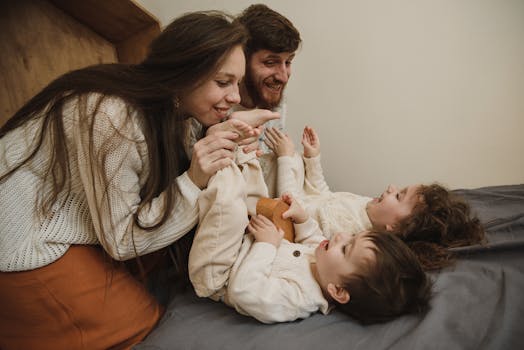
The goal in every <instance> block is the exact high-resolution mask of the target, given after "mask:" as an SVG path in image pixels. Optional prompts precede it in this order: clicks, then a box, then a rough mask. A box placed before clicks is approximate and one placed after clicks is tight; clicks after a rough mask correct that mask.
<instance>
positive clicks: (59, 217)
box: [0, 94, 200, 271]
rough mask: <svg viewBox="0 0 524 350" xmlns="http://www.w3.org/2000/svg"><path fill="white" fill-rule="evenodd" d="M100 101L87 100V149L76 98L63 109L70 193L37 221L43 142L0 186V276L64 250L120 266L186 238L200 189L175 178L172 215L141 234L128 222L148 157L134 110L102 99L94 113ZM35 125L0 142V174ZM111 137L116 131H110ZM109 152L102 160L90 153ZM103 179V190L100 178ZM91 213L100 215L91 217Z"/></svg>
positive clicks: (44, 184) (150, 216) (147, 215)
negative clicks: (86, 250)
mask: <svg viewBox="0 0 524 350" xmlns="http://www.w3.org/2000/svg"><path fill="white" fill-rule="evenodd" d="M99 97H100V95H98V94H90V95H88V96H87V99H86V100H87V103H86V106H87V112H88V115H91V116H92V118H93V119H92V120H94V121H93V130H94V133H93V145H92V146H93V147H92V149H90V145H89V131H88V130H89V126H88V125H89V124H90V123H87V122H85V121H82V122H81V121H80V120H79V103H78V98H75V99H73V100H72V101H70V102H68V103H67V104H66V105H65V106H64V109H63V121H64V128H65V134H66V140H65V142H66V145H67V151H68V157H69V168H70V172H71V181H70V192H69V193H65V192H66V191H64V193H61V194H60V195H59V199H58V201H57V203H55V204H54V205H53V207H52V210H51V212H50V213H49V214H48V215H47V216H46V217H43V218H42V217H41V216H42V215H40V212H41V211H40V210H39V207H38V203H37V201H36V200H37V193H41V194H42V195H43V196H44V197H45V196H46V194H47V193H49V191H50V190H51V184H50V183H49V179H43V170H44V169H45V168H46V167H47V164H48V162H49V151H48V150H49V147H50V140H49V137H47V138H46V139H45V140H44V144H43V147H42V148H41V150H40V151H39V152H38V153H37V154H36V156H35V157H34V158H33V159H32V160H31V161H30V162H28V163H27V164H25V165H23V166H22V167H21V168H19V169H18V170H17V171H16V172H15V173H13V174H12V175H11V176H10V177H8V178H7V179H4V181H2V182H1V183H0V198H1V200H0V270H1V271H23V270H31V269H35V268H38V267H41V266H45V265H47V264H50V263H52V262H53V261H55V260H57V259H58V258H60V257H61V256H62V255H63V254H64V253H65V252H66V251H67V249H68V248H69V246H70V245H71V244H103V245H104V249H105V250H106V251H107V252H108V253H109V254H110V255H111V256H112V257H113V258H115V259H117V260H126V259H130V258H133V257H135V256H136V255H143V254H147V253H150V252H153V251H156V250H158V249H161V248H163V247H165V246H167V245H169V244H171V243H173V242H174V241H176V240H177V239H178V238H180V237H181V236H183V235H184V234H185V233H187V232H188V231H189V230H190V229H191V228H192V227H193V226H194V225H195V224H196V223H197V221H198V209H197V206H196V200H197V197H198V195H199V193H200V190H199V189H198V187H197V186H195V185H194V184H193V183H192V181H191V180H190V179H189V177H188V175H187V173H183V174H182V175H180V176H179V177H178V178H177V179H176V183H177V184H178V186H179V189H180V195H179V196H178V197H177V202H176V203H175V209H174V211H173V213H172V215H171V216H170V217H169V218H168V220H167V221H166V222H165V224H164V225H162V226H161V227H159V228H156V229H154V230H152V231H146V230H143V229H141V228H140V227H139V226H138V225H136V223H135V220H134V215H135V213H137V211H138V207H139V205H140V203H141V198H140V189H141V187H142V186H143V185H144V183H145V181H146V179H147V176H148V173H149V164H148V156H147V155H148V153H147V152H148V150H147V145H146V143H145V141H144V135H143V133H142V131H141V128H140V122H139V120H140V118H139V114H138V112H137V111H134V110H131V109H128V106H127V105H126V104H125V102H124V101H122V100H121V99H118V98H106V99H104V100H103V102H102V103H101V104H100V106H99V108H98V110H97V112H96V114H94V115H93V111H94V109H95V106H96V102H97V101H98V98H99ZM41 124H42V120H41V119H36V120H35V121H32V122H29V123H26V124H25V125H23V126H21V127H19V128H17V129H15V130H13V131H11V132H10V133H8V134H7V135H5V136H4V137H3V138H2V139H0V174H5V173H6V172H7V171H9V169H11V168H12V167H13V166H15V165H16V164H18V163H19V162H20V161H21V160H23V159H24V157H25V155H27V154H28V152H30V151H31V150H32V143H33V142H34V140H35V139H36V136H37V135H38V130H39V129H40V127H41ZM117 130H118V131H117ZM106 150H107V151H109V153H108V156H107V157H106V159H105V161H102V159H100V158H99V157H97V158H96V159H95V160H93V157H90V152H94V153H95V154H98V153H99V152H102V153H103V152H104V151H106ZM104 176H105V177H106V178H107V179H109V181H110V182H109V186H108V187H107V188H106V186H105V185H104V183H103V181H102V179H103V177H104ZM164 197H165V193H160V195H159V196H158V197H157V198H155V199H154V200H153V201H152V202H151V203H150V205H148V206H146V207H145V208H143V209H142V210H141V211H140V212H139V215H138V218H139V221H140V223H141V225H145V226H148V225H151V224H153V223H156V222H158V220H159V218H160V214H161V212H162V209H163V208H164ZM97 208H99V209H100V210H98V209H97Z"/></svg>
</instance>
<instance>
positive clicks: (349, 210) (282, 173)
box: [277, 153, 372, 238]
mask: <svg viewBox="0 0 524 350" xmlns="http://www.w3.org/2000/svg"><path fill="white" fill-rule="evenodd" d="M277 183H278V187H277V192H278V196H281V195H282V193H284V192H290V193H291V194H293V196H294V197H295V198H297V199H298V200H299V201H300V202H301V204H302V205H303V207H304V209H305V210H306V211H307V212H308V214H309V215H310V216H311V217H312V218H314V219H315V220H316V221H317V222H318V224H319V226H320V229H321V230H322V232H323V233H324V235H325V236H326V237H328V238H331V237H332V236H333V234H335V233H337V232H350V233H353V234H357V233H359V232H361V231H364V230H369V229H371V227H372V225H371V221H370V220H369V217H368V214H367V212H366V205H367V203H368V202H369V201H370V200H372V198H369V197H365V196H359V195H357V194H354V193H349V192H331V191H330V190H329V186H328V184H327V183H326V181H325V178H324V173H323V171H322V166H321V163H320V155H319V156H317V157H312V158H306V157H302V158H301V157H300V156H299V155H298V154H297V153H295V154H294V155H293V156H282V157H278V181H277Z"/></svg>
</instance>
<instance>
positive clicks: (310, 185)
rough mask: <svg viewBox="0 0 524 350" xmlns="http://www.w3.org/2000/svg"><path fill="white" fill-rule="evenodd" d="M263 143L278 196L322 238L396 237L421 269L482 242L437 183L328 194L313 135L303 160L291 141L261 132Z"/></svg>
mask: <svg viewBox="0 0 524 350" xmlns="http://www.w3.org/2000/svg"><path fill="white" fill-rule="evenodd" d="M266 144H267V145H268V147H269V148H270V149H271V150H272V151H273V152H274V153H275V154H276V155H277V156H278V157H279V158H278V192H279V194H282V193H284V192H290V193H292V194H293V195H294V196H295V197H296V198H297V199H298V200H299V201H301V203H302V204H303V205H304V207H305V209H306V211H307V212H308V213H309V214H310V215H311V216H313V217H314V218H315V219H316V220H317V221H318V222H319V224H320V228H321V229H322V231H323V232H324V234H325V235H326V236H327V237H331V236H332V235H333V234H334V233H335V232H339V231H341V230H345V231H349V232H353V233H357V232H360V231H362V230H370V229H373V230H376V231H382V232H383V231H386V232H391V233H395V234H396V235H398V236H399V237H401V238H402V240H404V241H405V242H406V243H407V244H408V245H409V246H410V247H411V249H412V250H413V252H414V253H415V254H416V255H417V256H418V258H419V260H420V262H421V263H422V265H423V267H424V269H426V270H432V269H439V268H442V267H444V266H447V265H449V264H450V263H452V262H453V259H452V258H451V256H450V253H449V252H448V250H447V248H449V247H458V246H465V245H471V244H477V243H481V242H482V241H483V240H484V230H483V228H482V226H481V224H480V221H479V220H478V218H476V217H473V216H471V215H470V207H469V205H468V204H466V203H465V201H463V200H462V199H461V198H459V197H457V196H455V195H453V194H452V193H451V192H450V191H449V190H447V189H446V188H444V187H443V186H441V185H438V184H431V185H429V186H425V185H412V186H408V187H406V188H404V189H398V188H397V187H395V186H393V185H390V186H388V188H387V189H386V190H385V191H384V192H383V193H382V194H381V195H380V196H379V197H378V198H369V197H364V196H359V195H356V194H353V193H349V192H331V191H330V190H329V186H328V185H327V183H326V181H325V180H324V175H323V172H322V167H321V165H320V141H319V138H318V135H317V133H316V132H315V130H313V129H312V128H310V127H307V126H306V127H305V128H304V132H303V135H302V145H303V148H304V153H303V157H302V159H300V156H298V155H297V153H296V152H295V147H294V145H293V142H292V141H291V139H290V138H289V137H288V136H287V135H285V134H283V133H282V132H280V131H279V130H277V129H273V128H269V129H267V130H266Z"/></svg>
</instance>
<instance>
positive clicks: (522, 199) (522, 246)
mask: <svg viewBox="0 0 524 350" xmlns="http://www.w3.org/2000/svg"><path fill="white" fill-rule="evenodd" d="M455 192H457V193H458V194H460V195H462V196H463V197H464V198H466V200H467V201H468V202H469V203H470V204H471V206H472V208H473V210H474V211H475V212H476V213H477V215H478V216H479V218H480V219H481V221H482V222H483V224H484V226H485V227H486V230H487V237H488V243H487V244H486V245H484V246H480V245H479V246H470V247H463V248H457V249H455V251H456V253H457V255H458V259H457V263H456V265H455V266H454V267H452V268H447V269H445V270H443V271H441V272H440V273H432V274H431V276H432V278H433V280H434V281H435V284H434V296H433V298H432V301H431V310H430V311H429V312H428V313H427V314H425V315H423V316H404V317H401V318H398V319H396V320H393V321H391V322H388V323H384V324H376V325H370V326H362V325H360V324H359V323H357V322H356V321H353V320H351V319H349V318H348V317H347V316H345V315H343V314H341V313H339V312H337V311H335V312H333V313H331V314H330V315H328V316H324V315H321V314H316V315H314V316H312V317H310V318H307V319H304V320H300V321H295V322H290V323H282V324H273V325H265V324H262V323H259V322H258V321H256V320H255V319H252V318H249V317H246V316H242V315H240V314H238V313H236V312H235V310H234V309H231V308H229V307H227V306H226V305H224V304H221V303H217V302H214V301H211V300H209V299H202V298H198V297H197V296H196V295H195V294H194V293H193V291H192V290H191V289H190V288H189V289H186V290H183V291H178V292H177V293H175V294H174V297H172V298H171V299H170V302H169V304H168V306H167V310H166V314H165V315H164V317H163V318H162V320H161V321H160V323H159V325H158V326H157V327H156V329H155V330H154V331H153V332H152V333H151V334H150V335H149V336H148V337H147V338H146V339H145V340H144V341H143V342H142V343H141V344H139V345H137V346H135V348H134V349H137V350H144V349H188V350H189V349H195V350H205V349H289V350H292V349H302V350H303V349H323V350H330V349H337V350H339V349H344V348H345V349H376V350H378V349H523V348H524V339H523V336H524V184H521V185H509V186H494V187H484V188H478V189H468V190H456V191H455Z"/></svg>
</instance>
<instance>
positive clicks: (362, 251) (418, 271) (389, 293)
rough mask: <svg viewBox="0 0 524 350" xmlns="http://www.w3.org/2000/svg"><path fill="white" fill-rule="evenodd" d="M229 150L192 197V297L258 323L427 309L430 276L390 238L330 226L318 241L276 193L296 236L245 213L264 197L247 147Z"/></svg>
mask: <svg viewBox="0 0 524 350" xmlns="http://www.w3.org/2000/svg"><path fill="white" fill-rule="evenodd" d="M237 154H238V158H237V164H233V165H231V166H229V167H226V168H225V169H223V170H220V171H218V172H217V173H216V175H215V176H214V177H213V178H211V180H210V181H209V184H208V187H207V188H206V189H205V190H203V191H202V193H201V195H200V197H199V200H198V202H199V210H200V219H199V227H198V228H197V232H196V234H195V238H194V241H193V245H192V248H191V252H190V255H189V275H190V279H191V282H192V284H193V286H194V288H195V291H196V293H197V295H199V296H201V297H211V298H212V299H214V300H222V301H224V302H225V303H226V304H228V305H229V306H232V307H234V308H235V309H236V310H237V311H239V312H240V313H242V314H246V315H250V316H252V317H255V318H256V319H258V320H259V321H261V322H264V323H272V322H285V321H293V320H296V319H299V318H305V317H308V316H309V315H311V314H312V313H315V312H317V311H320V312H322V313H324V314H327V313H328V312H329V311H330V309H331V305H336V306H337V307H339V308H340V310H342V311H344V312H345V313H347V314H348V315H350V316H352V317H354V318H355V319H357V320H359V321H361V322H363V323H372V322H383V321H386V320H389V319H392V318H394V317H397V316H399V315H402V314H405V313H413V312H422V311H424V310H425V309H426V308H427V306H428V300H429V296H430V289H431V283H430V282H429V280H428V278H427V277H426V275H425V273H424V272H423V270H422V268H421V266H420V265H419V263H418V262H417V259H416V257H415V256H414V255H413V253H412V252H411V251H410V250H409V248H408V247H407V246H406V245H405V244H404V243H403V242H402V241H401V240H400V239H399V238H397V237H396V236H394V235H390V234H382V233H381V234H377V233H373V232H369V231H365V232H361V233H359V234H357V235H351V234H349V233H337V234H336V235H334V236H333V237H332V239H331V240H327V239H326V237H324V236H323V235H322V232H321V231H320V229H319V227H318V224H317V223H316V221H315V220H313V219H312V218H310V217H309V215H308V214H307V213H306V212H305V211H304V210H303V209H302V208H301V206H300V205H299V203H298V202H297V201H295V200H294V199H293V197H292V196H290V195H284V196H283V197H282V199H283V200H284V201H286V202H287V203H288V204H290V208H289V210H288V211H287V212H285V213H284V215H286V217H289V218H291V219H293V220H294V226H295V242H289V241H287V240H283V239H282V235H283V233H282V231H281V230H278V229H277V228H276V227H275V226H274V224H273V223H272V222H271V221H270V220H269V219H266V218H265V217H263V216H260V215H259V216H257V215H254V210H255V208H254V204H255V202H253V201H252V202H250V201H246V198H248V197H250V196H251V198H256V197H257V196H259V197H263V196H267V189H266V188H265V184H264V181H263V177H262V172H261V169H260V166H259V164H258V160H257V159H256V156H255V155H254V152H252V153H250V154H247V155H246V154H244V153H243V152H242V151H237ZM248 212H249V213H250V214H252V219H251V221H250V222H249V224H248ZM246 226H247V227H248V234H247V235H244V232H245V228H246Z"/></svg>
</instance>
